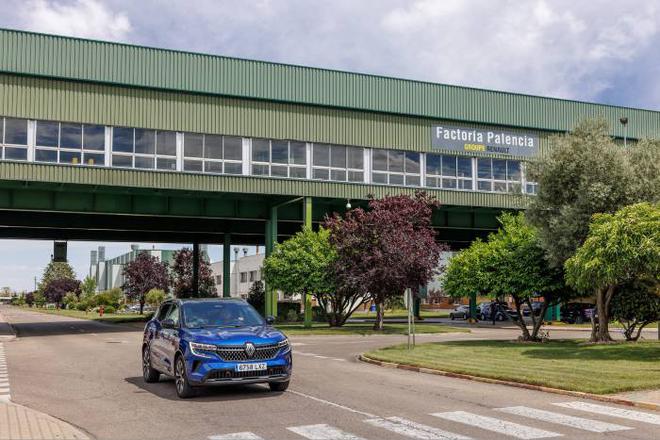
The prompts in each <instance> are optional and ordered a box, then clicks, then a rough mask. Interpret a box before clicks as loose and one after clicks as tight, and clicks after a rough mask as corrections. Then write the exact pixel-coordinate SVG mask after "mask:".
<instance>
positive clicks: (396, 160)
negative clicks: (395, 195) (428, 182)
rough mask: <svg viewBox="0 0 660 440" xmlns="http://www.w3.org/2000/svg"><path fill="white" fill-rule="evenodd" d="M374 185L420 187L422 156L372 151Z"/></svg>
mask: <svg viewBox="0 0 660 440" xmlns="http://www.w3.org/2000/svg"><path fill="white" fill-rule="evenodd" d="M371 159H372V168H373V169H372V172H371V180H372V182H373V183H380V184H384V185H405V186H420V184H421V182H420V167H421V165H420V154H419V153H415V152H410V151H406V152H404V151H398V150H380V149H374V150H372V156H371Z"/></svg>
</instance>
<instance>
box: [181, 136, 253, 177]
mask: <svg viewBox="0 0 660 440" xmlns="http://www.w3.org/2000/svg"><path fill="white" fill-rule="evenodd" d="M183 170H184V171H192V172H197V173H208V174H242V173H243V138H240V137H237V136H223V135H217V134H200V133H185V134H184V137H183Z"/></svg>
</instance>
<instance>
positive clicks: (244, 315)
mask: <svg viewBox="0 0 660 440" xmlns="http://www.w3.org/2000/svg"><path fill="white" fill-rule="evenodd" d="M183 323H184V325H185V326H186V327H188V328H204V327H244V326H255V325H264V324H265V322H264V320H263V318H262V317H261V315H259V313H257V311H256V310H254V308H252V306H250V305H249V304H246V303H239V302H232V301H217V302H211V301H202V302H191V303H184V304H183Z"/></svg>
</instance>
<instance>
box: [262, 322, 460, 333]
mask: <svg viewBox="0 0 660 440" xmlns="http://www.w3.org/2000/svg"><path fill="white" fill-rule="evenodd" d="M275 326H276V327H277V328H278V329H279V330H282V331H283V332H284V333H286V334H287V335H291V336H298V335H300V336H303V335H363V336H365V335H377V334H385V335H406V334H408V325H407V324H385V328H384V329H383V331H382V332H379V331H374V330H373V326H372V325H371V324H351V323H349V324H344V325H343V326H342V327H339V328H334V327H329V326H328V324H323V323H314V324H313V326H312V327H311V328H305V327H303V325H302V324H299V323H295V324H276V325H275ZM415 331H416V333H448V332H469V330H467V329H464V328H456V327H449V326H446V325H436V324H418V325H417V326H415Z"/></svg>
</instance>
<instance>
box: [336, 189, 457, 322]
mask: <svg viewBox="0 0 660 440" xmlns="http://www.w3.org/2000/svg"><path fill="white" fill-rule="evenodd" d="M436 206H438V203H437V201H436V200H435V199H433V198H432V197H430V196H428V195H427V194H426V193H424V192H418V193H417V194H416V195H415V196H414V197H410V196H406V195H398V196H387V197H385V198H382V199H374V198H371V199H370V200H369V210H368V211H365V210H363V209H362V208H356V209H353V210H350V211H348V212H347V213H346V214H345V215H344V217H343V218H342V217H340V216H339V215H337V214H335V215H334V216H333V217H331V218H328V219H327V220H326V227H327V228H329V229H330V243H331V244H332V245H333V246H334V247H335V248H336V251H337V260H336V262H335V264H334V273H335V274H336V280H337V286H338V288H339V289H341V290H343V291H352V292H357V293H359V294H362V295H369V296H370V298H371V299H372V300H373V302H374V303H375V304H376V322H375V324H374V329H376V330H382V329H383V305H384V303H385V301H386V299H387V298H389V297H393V296H401V295H402V294H403V293H404V291H405V289H407V288H412V289H416V288H418V287H419V286H421V285H425V284H426V283H427V282H428V281H429V280H431V278H432V277H433V274H434V273H435V270H436V268H437V265H438V261H439V260H440V252H441V251H442V250H443V249H444V247H443V246H441V245H439V244H438V243H436V241H435V231H434V230H433V228H432V227H431V215H432V213H433V208H434V207H436Z"/></svg>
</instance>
